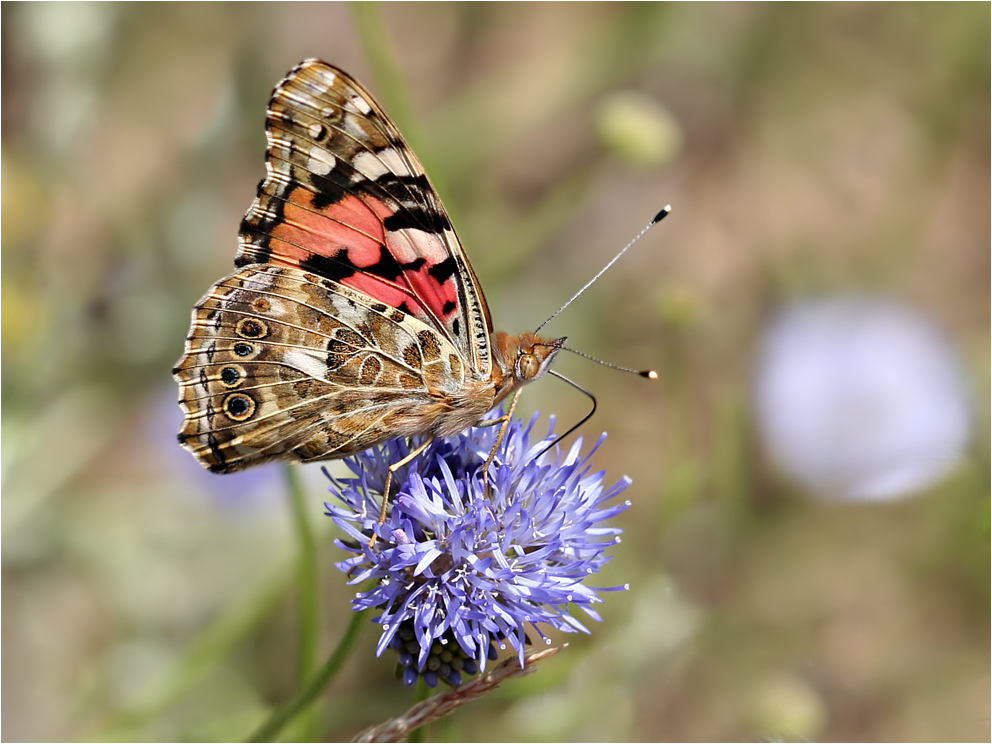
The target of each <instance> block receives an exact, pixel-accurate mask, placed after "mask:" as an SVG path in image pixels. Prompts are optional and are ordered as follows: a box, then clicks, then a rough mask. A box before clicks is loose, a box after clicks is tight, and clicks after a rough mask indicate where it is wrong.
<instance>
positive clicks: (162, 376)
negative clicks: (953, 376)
mask: <svg viewBox="0 0 992 744" xmlns="http://www.w3.org/2000/svg"><path fill="white" fill-rule="evenodd" d="M0 12H2V20H3V25H2V34H3V38H2V42H3V44H2V54H3V88H2V90H3V109H2V111H3V143H2V154H3V160H2V165H3V171H2V176H3V214H2V216H3V223H2V229H3V233H2V245H3V274H2V299H3V305H2V311H3V313H2V323H3V324H2V330H3V357H2V358H3V370H2V371H3V403H4V409H3V411H4V413H3V461H2V462H3V600H4V602H3V629H4V633H3V652H4V653H3V682H4V686H3V713H4V716H3V737H4V739H7V740H40V739H45V740H57V739H108V738H125V739H128V738H137V739H146V740H154V739H170V740H171V739H177V738H182V739H204V738H210V739H225V740H229V739H237V738H239V737H243V736H245V735H247V734H248V732H249V731H250V730H251V729H252V727H254V726H255V725H257V724H258V722H259V721H260V720H262V718H263V717H264V716H265V715H266V714H267V712H268V711H269V710H270V709H271V707H272V706H273V705H275V704H277V703H279V702H281V701H284V700H285V699H286V698H287V697H289V696H290V694H291V693H292V690H293V689H294V687H295V684H296V664H297V654H296V644H297V633H296V607H297V605H296V602H295V592H294V588H293V587H294V573H293V568H292V566H293V558H294V555H295V551H296V550H297V547H296V544H295V542H294V537H293V533H292V529H291V519H290V506H289V504H288V499H287V497H286V495H285V492H284V491H285V489H284V485H283V479H282V477H281V475H280V472H279V470H278V469H263V470H259V471H255V472H249V473H246V474H243V475H239V476H227V477H214V476H210V475H208V474H206V473H203V472H201V471H200V469H199V466H197V465H196V464H195V463H194V462H193V461H192V458H190V457H189V456H188V455H187V454H186V453H185V452H182V451H181V450H180V449H179V447H178V446H177V445H176V444H175V431H176V429H177V427H178V418H179V411H178V407H177V405H176V404H175V396H176V392H175V385H174V383H173V381H172V379H171V378H170V375H169V369H170V367H171V366H172V364H173V363H174V361H175V360H176V358H178V356H179V354H180V351H181V349H182V343H183V337H184V335H185V333H186V329H187V327H188V319H189V312H190V309H191V307H192V304H193V303H194V302H195V300H196V299H197V298H198V297H199V296H200V295H201V294H202V292H203V291H204V290H205V289H206V288H207V287H208V286H209V285H210V283H212V282H213V281H215V280H216V279H217V278H219V277H220V276H221V275H222V274H224V273H226V272H227V271H228V270H229V267H230V266H231V261H232V258H233V254H234V250H235V234H236V230H237V225H238V221H239V219H240V217H241V215H242V214H243V213H244V211H245V209H247V207H248V205H249V203H250V202H251V199H252V197H253V194H254V189H255V185H256V184H257V182H258V180H259V179H260V178H261V177H262V175H263V166H262V153H263V148H264V133H263V121H264V106H265V102H266V100H267V97H268V95H269V92H270V91H271V89H272V87H273V86H274V84H275V83H276V82H277V81H278V80H279V79H280V78H281V76H282V75H283V74H284V73H285V72H286V71H287V70H288V69H289V68H290V67H291V66H292V65H293V64H295V63H297V62H299V61H300V60H302V59H304V58H306V57H311V56H316V57H321V58H323V59H326V60H328V61H329V62H332V63H334V64H337V65H339V66H341V67H343V68H345V69H347V70H349V71H350V72H352V73H353V74H355V75H356V76H357V77H358V78H359V79H360V80H362V81H364V82H365V83H366V84H367V85H368V86H369V87H370V89H371V90H373V91H374V92H376V93H377V94H378V95H379V96H380V98H381V102H382V103H383V105H384V106H385V108H386V109H387V111H389V112H390V113H391V114H393V115H394V116H395V117H396V119H397V123H398V125H399V126H400V128H401V129H402V130H403V131H404V133H405V134H406V135H407V136H408V138H409V140H410V142H411V143H412V144H413V145H414V147H415V148H416V149H417V151H418V154H419V156H420V157H421V159H422V160H423V162H424V163H425V165H426V166H427V168H428V171H429V173H430V174H431V177H432V179H433V180H434V182H435V183H436V184H437V186H438V187H439V189H440V191H441V192H442V197H443V198H444V200H445V202H446V204H447V206H448V207H449V210H450V212H451V214H452V217H453V219H454V221H455V223H456V225H457V227H458V229H459V233H460V235H461V237H462V239H463V240H464V241H465V243H466V246H467V249H468V252H469V255H470V256H471V258H472V260H473V262H474V264H475V267H476V269H477V271H478V273H479V275H480V277H481V279H482V282H483V284H484V286H485V287H486V290H487V295H488V298H489V302H490V304H491V306H492V309H493V315H494V318H495V319H496V321H497V325H498V326H499V328H501V329H503V330H506V331H511V332H517V331H521V330H526V329H531V328H534V327H535V326H536V325H537V324H538V323H540V322H541V321H542V320H543V319H544V318H545V317H547V316H548V315H549V314H550V313H551V312H552V311H553V310H554V309H555V308H556V307H557V306H558V305H559V304H560V303H561V301H563V300H564V299H565V298H567V297H568V296H569V295H570V294H571V292H573V291H574V290H575V289H576V288H577V287H578V286H580V285H581V284H582V283H583V282H584V281H586V280H587V279H588V278H589V277H590V276H591V275H592V274H593V273H595V271H596V270H597V269H598V268H599V267H601V266H602V265H603V264H604V263H605V261H606V260H607V259H608V258H609V257H610V256H612V254H613V252H614V251H615V250H616V249H617V248H619V247H620V246H621V245H622V244H623V243H625V242H626V241H627V240H628V239H629V237H630V236H631V235H632V234H633V233H634V232H636V230H638V229H639V228H640V227H641V226H642V225H643V224H644V223H645V222H646V221H647V220H648V219H649V218H650V217H651V216H652V215H653V214H654V213H655V212H656V211H657V210H658V208H660V207H661V206H663V205H664V204H666V203H669V202H670V203H672V204H673V205H674V207H675V211H674V212H673V214H672V215H671V217H670V218H668V219H667V220H666V221H665V222H664V223H663V224H662V225H660V226H659V227H657V228H655V229H654V231H652V232H651V233H650V234H649V235H648V236H647V237H646V238H645V239H644V240H643V241H642V242H641V243H640V244H638V246H637V248H636V250H634V251H632V253H631V254H629V255H628V256H627V257H625V259H624V260H623V261H622V262H620V263H619V264H618V265H617V266H616V267H615V268H613V269H611V271H610V272H609V273H608V274H606V275H605V276H604V278H603V279H602V280H601V281H600V282H599V283H598V284H597V285H596V286H595V287H594V288H593V289H591V290H590V291H589V292H588V293H587V294H586V295H585V296H584V297H583V298H582V299H581V300H579V301H578V302H576V303H575V305H574V306H572V307H571V308H569V310H568V311H566V313H564V314H563V315H562V316H561V317H560V318H558V319H556V320H555V321H554V324H553V325H552V326H549V328H548V330H549V331H551V332H553V333H560V334H562V335H564V334H567V335H568V336H569V343H570V345H571V346H573V347H575V348H578V349H581V350H584V351H587V352H589V353H592V354H595V355H597V356H599V357H604V358H606V359H609V360H611V361H614V362H617V363H620V364H627V365H635V366H644V367H647V366H655V367H656V368H657V369H658V371H659V375H660V380H659V382H658V383H655V384H653V385H652V384H651V383H649V382H646V381H642V380H636V379H632V378H628V377H624V376H623V375H621V374H620V373H616V372H611V371H609V370H606V369H604V368H601V367H597V366H595V365H592V364H590V363H588V362H586V361H584V360H582V359H579V358H574V357H569V358H561V361H560V362H559V363H558V368H559V369H560V370H561V371H562V372H563V373H565V374H567V375H569V376H570V377H572V378H575V379H578V380H580V381H581V382H582V384H583V385H584V386H585V387H587V388H589V389H591V390H594V391H595V392H596V394H597V396H598V398H599V403H600V413H598V414H597V416H596V418H595V419H594V421H593V422H592V423H591V424H589V425H588V426H587V428H586V433H587V434H590V435H596V434H598V433H599V432H600V431H602V430H604V429H605V430H607V431H609V433H610V437H609V439H608V440H607V442H606V444H605V445H604V446H603V448H602V449H601V450H600V452H599V453H598V459H597V465H599V466H602V467H606V468H607V469H608V472H609V477H611V478H614V479H615V478H616V477H619V476H620V475H621V474H623V473H626V474H628V475H630V476H631V477H632V478H633V481H634V485H633V486H632V487H631V488H630V489H629V490H628V491H627V494H628V496H629V498H631V500H632V501H633V502H634V505H633V507H632V508H631V509H629V510H628V511H627V512H626V513H625V514H623V515H622V516H621V517H620V518H618V519H617V523H618V524H620V526H622V527H623V528H624V530H625V535H624V542H623V544H622V545H619V546H617V548H616V549H615V551H614V554H615V556H616V558H615V560H614V561H612V562H611V563H610V564H609V566H608V567H607V570H606V572H605V573H606V575H605V576H604V577H603V581H602V584H603V585H611V584H620V583H624V582H630V584H631V585H632V588H631V591H629V592H624V593H617V594H614V595H611V596H609V597H608V598H607V602H606V603H605V605H604V606H603V614H604V622H603V623H602V624H601V625H599V626H597V627H596V628H595V629H594V633H593V635H592V636H590V637H588V638H581V639H575V638H574V637H569V638H568V640H569V641H570V642H571V643H572V645H571V646H570V647H569V649H567V651H566V652H564V653H560V654H558V655H557V656H556V658H555V659H554V660H553V661H552V662H550V663H548V664H547V665H546V667H545V668H544V669H543V670H542V671H541V672H540V673H538V674H536V675H533V676H531V677H528V678H527V679H524V680H518V681H515V682H513V683H511V684H509V685H508V686H507V687H506V688H505V689H504V690H503V691H502V692H501V693H500V694H499V696H497V697H492V698H490V699H489V700H486V701H483V702H481V703H478V704H476V705H475V706H474V707H472V708H467V709H464V710H462V711H459V713H458V714H457V715H455V716H454V717H453V718H452V719H451V720H450V721H447V722H445V723H444V724H443V725H440V726H438V727H436V728H435V729H434V730H433V731H432V734H431V735H432V736H434V737H436V738H439V739H469V740H471V739H492V740H544V739H549V740H553V739H577V738H588V739H592V740H631V739H647V740H657V739H681V740H695V739H706V740H708V739H718V740H720V739H723V740H727V739H735V740H737V739H755V738H787V739H788V738H807V739H816V738H819V739H828V740H841V739H853V740H863V739H878V740H883V739H884V740H898V739H912V740H919V739H948V740H957V739H962V740H963V739H969V740H970V739H981V740H987V739H988V738H989V735H990V732H989V714H988V710H989V709H988V700H989V693H990V690H989V670H988V658H989V634H988V628H989V560H988V556H989V509H988V494H989V479H988V472H989V457H988V450H989V442H988V430H989V421H988V415H987V411H988V410H989V400H988V395H987V391H988V389H989V386H988V381H989V352H990V349H989V316H988V307H989V300H990V297H989V283H988V277H989V269H990V267H989V255H990V251H989V245H990V230H989V201H990V193H989V191H990V188H989V184H990V174H989V159H990V153H989V130H990V127H989V108H990V106H989V104H990V101H989V84H990V80H989V58H990V48H989V47H990V45H989V21H990V11H989V6H988V5H985V4H950V3H945V4H920V5H917V4H912V5H910V4H871V5H864V4H843V5H833V4H824V5H819V4H817V5H808V4H773V5H763V4H744V5H723V4H719V5H717V4H713V5H709V4H701V5H694V4H688V5H685V4H679V5H671V6H669V5H660V4H653V3H631V4H625V3H609V4H602V3H585V4H575V5H573V4H565V3H549V4H544V3H535V4H520V3H511V4H483V3H473V4H457V3H446V4H415V3H404V4H390V5H385V6H382V7H379V8H378V10H377V11H376V9H375V8H371V9H370V8H369V7H367V6H366V7H363V8H360V9H359V10H358V11H357V13H356V12H354V9H353V8H351V7H349V6H347V5H344V4H324V3H320V4H318V3H313V4H309V3H308V4H171V3H170V4H151V3H149V4H134V5H131V4H87V3H72V4H69V3H65V4H63V3H37V4H34V3H16V4H15V3H5V4H4V5H3V7H2V10H0ZM377 15H378V16H381V25H377V23H376V17H377ZM356 18H357V19H358V21H357V22H356ZM391 70H392V72H391ZM850 291H857V292H859V293H862V294H869V295H881V296H885V297H889V298H895V299H897V300H898V301H899V302H900V303H903V304H905V305H908V306H912V307H914V308H915V309H916V311H917V312H919V313H921V314H922V315H924V316H926V317H929V318H930V319H931V321H932V322H933V323H935V324H936V326H938V327H940V328H943V329H944V332H945V333H946V335H947V339H948V343H949V345H950V347H951V348H954V349H956V350H957V353H958V354H960V357H961V362H962V367H963V369H964V374H965V377H966V379H967V381H968V383H969V385H970V386H971V388H972V391H973V401H974V402H973V405H974V411H975V413H974V415H973V417H972V420H973V424H972V425H973V428H974V434H973V437H972V442H971V445H970V446H969V448H968V449H967V450H966V452H965V453H964V455H963V457H962V459H961V461H960V462H959V463H958V465H957V467H956V468H955V469H954V470H953V471H952V472H951V473H950V474H949V476H948V477H947V478H946V479H944V480H943V481H941V482H940V483H937V484H935V485H933V486H932V487H930V488H929V489H928V490H927V491H926V492H925V493H923V494H922V495H920V496H919V497H918V498H916V499H912V500H907V501H900V502H896V503H890V504H858V503H854V504H830V503H821V502H815V501H811V500H808V499H805V498H804V497H803V496H804V495H803V493H802V491H801V490H799V487H798V486H796V485H793V484H792V483H791V482H790V481H788V480H787V479H785V478H784V477H783V476H782V475H781V474H780V473H778V471H776V470H775V469H774V468H773V467H772V466H771V465H769V464H768V461H767V459H766V457H765V455H764V454H763V453H762V451H761V448H760V446H759V445H758V440H757V437H756V435H755V431H754V416H753V414H752V411H751V408H750V403H749V400H750V399H751V390H752V379H751V372H752V368H753V364H754V361H755V355H756V353H757V352H756V349H757V346H758V341H759V338H760V337H761V333H762V329H763V328H764V326H765V324H766V322H767V321H768V319H769V318H771V317H773V315H774V313H775V312H776V310H777V309H778V308H779V307H781V306H782V305H784V304H785V303H787V302H790V301H793V300H796V299H799V298H803V297H807V296H822V295H833V294H837V293H846V292H850ZM524 405H525V408H526V407H527V406H529V407H531V408H539V409H540V410H541V411H543V412H545V413H548V412H554V413H555V414H556V415H557V416H558V418H559V420H560V421H562V422H569V421H574V420H577V419H578V418H579V417H580V416H581V415H582V414H583V413H584V411H585V405H586V402H585V400H584V399H583V398H582V397H581V396H579V395H577V394H576V393H575V392H574V391H571V390H569V389H568V388H567V387H565V386H563V385H559V384H557V383H556V382H555V381H553V380H548V381H543V382H541V383H540V384H538V385H535V386H533V387H532V388H530V389H528V390H527V392H526V394H525V395H524ZM524 413H525V414H526V411H524ZM313 470H317V469H316V468H312V469H309V470H305V471H304V479H305V481H306V483H307V487H308V489H309V491H308V495H309V497H310V501H311V504H312V508H313V514H314V520H313V521H315V522H318V524H317V527H318V528H319V529H318V539H319V541H320V544H319V550H320V559H321V561H322V566H321V573H320V581H321V585H320V586H321V633H322V637H321V639H320V646H321V648H320V653H321V654H326V653H327V652H328V650H329V649H330V648H331V647H332V645H333V643H334V642H335V641H336V639H337V638H338V637H339V635H340V634H341V633H342V632H343V630H344V627H345V625H346V623H347V617H346V615H347V612H348V611H347V603H348V600H349V599H350V596H351V593H352V590H351V589H348V588H346V587H345V586H344V584H343V581H342V580H341V577H340V576H339V575H337V573H336V572H334V571H333V570H332V569H331V563H332V562H334V561H336V560H340V559H341V558H342V555H341V553H340V552H339V551H337V550H335V549H334V548H333V546H332V545H331V542H330V541H331V538H332V535H333V533H332V530H331V525H330V524H329V520H324V519H321V518H318V517H317V515H318V514H320V512H321V511H322V507H321V502H322V501H323V499H324V492H323V488H324V486H323V484H322V483H321V480H322V479H321V477H320V475H319V473H315V472H311V471H313ZM325 522H326V523H325ZM362 642H363V644H364V645H363V648H360V649H359V651H358V652H357V653H356V655H355V656H354V657H353V658H352V659H351V661H350V662H349V664H348V666H347V667H346V669H345V670H344V672H343V676H342V677H341V678H339V679H337V680H336V681H335V683H334V684H333V686H332V688H331V689H330V690H329V692H328V694H327V695H325V696H324V698H323V699H322V701H321V704H320V708H319V710H318V712H317V714H316V716H315V718H313V719H310V720H308V721H304V722H303V725H305V726H306V727H309V728H307V729H306V730H307V731H310V732H314V731H316V732H318V733H319V736H321V737H322V738H324V739H330V740H335V739H340V738H343V737H348V736H350V735H351V734H353V733H354V732H356V731H358V730H360V729H361V728H363V727H365V726H367V725H369V724H372V723H375V722H377V721H380V720H382V719H384V718H386V717H388V716H391V715H395V714H396V713H398V712H400V711H401V710H403V709H404V708H405V707H406V706H407V704H408V703H409V702H410V698H409V694H410V693H409V691H408V690H407V689H406V688H404V687H403V686H402V685H401V684H398V683H397V682H396V681H395V680H394V679H393V678H392V674H393V669H392V662H391V660H386V659H380V660H376V659H374V658H373V657H372V649H373V644H374V638H373V637H372V634H366V636H365V637H364V638H363V641H362ZM290 735H293V734H292V733H291V734H290ZM295 735H297V736H301V735H303V734H301V733H300V732H297V733H296V734H295Z"/></svg>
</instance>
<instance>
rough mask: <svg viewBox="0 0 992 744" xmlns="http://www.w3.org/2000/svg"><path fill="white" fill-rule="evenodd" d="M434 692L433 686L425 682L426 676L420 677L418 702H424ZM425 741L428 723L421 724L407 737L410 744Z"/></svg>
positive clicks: (418, 743)
mask: <svg viewBox="0 0 992 744" xmlns="http://www.w3.org/2000/svg"><path fill="white" fill-rule="evenodd" d="M432 693H433V690H431V688H430V687H428V686H427V683H426V682H424V678H423V677H420V678H418V679H417V687H416V695H417V702H418V703H422V702H424V701H425V700H427V698H429V697H430V696H431V694H432ZM425 741H427V724H426V723H425V724H424V725H423V726H420V727H419V728H415V729H414V730H413V731H411V732H410V735H409V736H408V737H407V742H409V744H421V743H422V742H425Z"/></svg>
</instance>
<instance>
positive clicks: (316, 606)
mask: <svg viewBox="0 0 992 744" xmlns="http://www.w3.org/2000/svg"><path fill="white" fill-rule="evenodd" d="M283 472H284V473H285V474H286V486H287V490H288V491H289V500H290V507H291V509H292V512H293V528H294V531H295V532H296V543H297V545H298V546H299V547H298V555H297V561H296V581H297V595H298V597H299V613H300V615H299V626H298V632H299V643H298V647H297V675H298V676H297V681H298V684H299V685H300V686H301V687H302V686H303V685H304V684H306V682H307V680H309V679H310V678H311V677H312V676H313V673H314V670H315V669H316V668H317V653H318V651H317V646H318V644H319V641H320V598H319V593H318V581H317V541H316V539H315V538H314V534H313V525H311V524H310V518H309V514H308V511H307V504H306V498H305V496H304V494H303V488H302V486H301V484H300V475H299V471H298V470H297V469H296V468H295V467H294V466H292V465H284V466H283ZM316 725H317V718H316V715H315V714H314V713H313V712H311V713H309V714H308V716H307V717H306V720H303V721H302V722H301V727H300V730H299V731H297V732H296V734H297V735H296V736H295V737H294V738H296V739H299V740H302V741H315V740H316V734H317V732H316Z"/></svg>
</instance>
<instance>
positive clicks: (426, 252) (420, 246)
mask: <svg viewBox="0 0 992 744" xmlns="http://www.w3.org/2000/svg"><path fill="white" fill-rule="evenodd" d="M388 238H389V246H390V248H392V249H393V250H394V251H395V253H396V254H397V255H396V257H397V258H398V259H399V260H400V261H402V262H404V263H408V262H410V261H415V260H416V259H417V258H420V257H421V256H423V257H424V258H426V259H427V260H428V261H429V262H430V263H431V264H438V263H441V262H442V261H444V260H445V259H446V258H447V257H448V251H447V250H446V249H445V247H444V243H443V242H442V241H441V238H440V236H439V235H437V234H436V233H430V232H426V231H424V230H417V229H416V228H412V227H407V228H404V229H402V230H393V231H391V232H389V233H388Z"/></svg>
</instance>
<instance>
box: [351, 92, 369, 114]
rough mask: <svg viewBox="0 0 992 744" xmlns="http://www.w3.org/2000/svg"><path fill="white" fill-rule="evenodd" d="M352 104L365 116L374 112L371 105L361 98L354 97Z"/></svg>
mask: <svg viewBox="0 0 992 744" xmlns="http://www.w3.org/2000/svg"><path fill="white" fill-rule="evenodd" d="M351 103H352V105H353V106H354V107H355V108H356V109H358V110H359V111H361V112H362V113H363V114H369V113H371V112H372V107H371V106H370V105H369V102H368V101H366V100H365V99H364V98H362V97H361V96H354V97H352V99H351Z"/></svg>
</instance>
